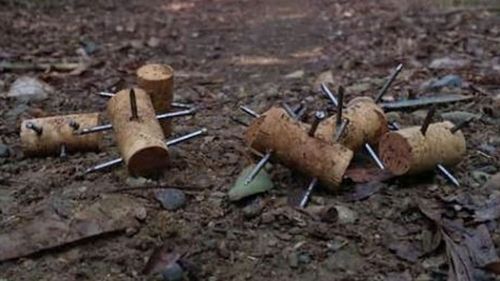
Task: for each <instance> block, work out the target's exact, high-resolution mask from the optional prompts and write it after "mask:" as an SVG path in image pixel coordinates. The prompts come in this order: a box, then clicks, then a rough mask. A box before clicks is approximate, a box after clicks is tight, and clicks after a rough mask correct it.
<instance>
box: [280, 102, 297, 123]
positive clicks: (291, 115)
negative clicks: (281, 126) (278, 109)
mask: <svg viewBox="0 0 500 281" xmlns="http://www.w3.org/2000/svg"><path fill="white" fill-rule="evenodd" d="M283 109H285V111H286V113H288V116H290V117H291V118H292V119H294V120H297V114H295V111H294V110H293V109H292V108H291V107H290V105H288V103H286V102H284V103H283Z"/></svg>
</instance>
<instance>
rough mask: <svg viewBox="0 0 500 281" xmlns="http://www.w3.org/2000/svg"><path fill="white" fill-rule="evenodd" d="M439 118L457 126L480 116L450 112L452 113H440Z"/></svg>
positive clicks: (462, 112)
mask: <svg viewBox="0 0 500 281" xmlns="http://www.w3.org/2000/svg"><path fill="white" fill-rule="evenodd" d="M441 117H442V118H443V119H444V120H448V121H450V122H453V123H455V124H459V123H462V122H464V121H466V120H469V119H470V118H475V119H478V118H480V117H481V116H480V115H478V114H474V113H470V112H467V111H452V112H446V113H442V114H441Z"/></svg>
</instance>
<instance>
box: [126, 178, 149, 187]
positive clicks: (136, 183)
mask: <svg viewBox="0 0 500 281" xmlns="http://www.w3.org/2000/svg"><path fill="white" fill-rule="evenodd" d="M150 182H152V181H151V180H148V179H147V178H143V177H128V178H127V180H125V183H126V184H127V185H128V186H130V187H133V188H135V187H142V186H145V185H146V184H148V183H150Z"/></svg>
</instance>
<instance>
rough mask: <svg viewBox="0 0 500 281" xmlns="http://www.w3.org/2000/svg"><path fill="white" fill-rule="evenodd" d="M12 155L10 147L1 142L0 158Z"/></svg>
mask: <svg viewBox="0 0 500 281" xmlns="http://www.w3.org/2000/svg"><path fill="white" fill-rule="evenodd" d="M9 156H10V148H9V147H8V146H6V145H5V144H2V143H0V158H7V157H9Z"/></svg>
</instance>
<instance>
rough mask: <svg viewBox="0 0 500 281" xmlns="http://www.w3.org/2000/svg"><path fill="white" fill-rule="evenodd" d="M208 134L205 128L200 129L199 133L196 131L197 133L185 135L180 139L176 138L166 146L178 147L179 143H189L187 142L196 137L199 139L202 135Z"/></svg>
mask: <svg viewBox="0 0 500 281" xmlns="http://www.w3.org/2000/svg"><path fill="white" fill-rule="evenodd" d="M207 132H208V130H207V129H206V128H203V129H200V130H198V131H195V132H192V133H189V134H187V135H184V136H180V137H178V138H175V139H173V140H169V141H167V142H166V145H167V146H172V145H176V144H178V143H181V142H184V141H187V140H190V139H192V138H194V137H197V136H201V135H204V134H206V133H207Z"/></svg>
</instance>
